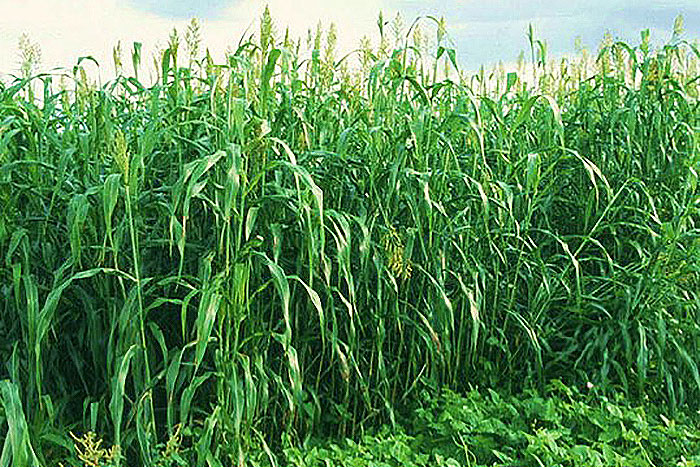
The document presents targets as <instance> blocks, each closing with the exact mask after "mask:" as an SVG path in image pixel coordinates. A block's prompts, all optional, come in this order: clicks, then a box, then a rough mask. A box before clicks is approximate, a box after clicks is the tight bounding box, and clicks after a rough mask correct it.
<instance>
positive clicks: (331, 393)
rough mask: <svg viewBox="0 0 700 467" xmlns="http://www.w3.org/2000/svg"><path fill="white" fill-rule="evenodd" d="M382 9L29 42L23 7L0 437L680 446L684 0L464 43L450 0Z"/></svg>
mask: <svg viewBox="0 0 700 467" xmlns="http://www.w3.org/2000/svg"><path fill="white" fill-rule="evenodd" d="M378 24H379V31H378V35H377V37H376V38H374V39H373V41H371V40H369V39H365V40H363V41H362V43H361V44H360V45H359V48H358V50H356V51H354V52H352V53H350V54H349V55H345V56H340V54H339V53H337V51H336V49H337V44H336V42H337V35H338V34H341V33H342V32H338V31H336V29H335V27H334V26H330V27H324V26H323V25H319V26H318V28H317V29H315V31H312V32H311V33H310V34H309V37H308V38H304V39H302V40H297V39H295V38H292V37H290V36H289V34H284V33H283V31H282V30H281V29H280V28H279V27H278V26H276V25H275V24H274V22H273V20H272V18H271V16H270V13H269V12H268V11H267V10H266V11H265V13H264V15H263V16H262V18H261V19H260V21H259V23H258V25H259V28H258V29H257V30H256V31H255V32H254V33H252V34H250V35H246V36H244V37H243V38H242V39H241V41H240V42H239V43H238V44H236V45H233V46H232V48H231V49H230V50H229V51H228V52H227V54H226V57H225V59H222V60H221V61H218V60H215V59H213V58H212V57H211V55H210V54H209V53H208V52H207V51H206V50H205V49H204V45H203V44H201V43H200V42H201V41H200V39H199V37H200V31H199V26H198V23H197V22H196V21H192V23H191V24H190V26H189V27H188V28H187V30H186V31H180V32H178V31H173V33H172V35H171V36H170V38H169V41H168V43H167V45H166V46H165V47H164V48H163V49H161V50H158V51H157V52H156V53H155V54H154V55H152V56H151V55H147V54H145V52H143V51H142V47H141V44H139V43H134V44H132V45H129V46H128V47H127V46H124V47H123V48H122V46H121V45H119V46H118V47H115V49H114V63H113V64H104V63H102V64H97V63H96V62H95V61H94V60H92V59H91V58H89V57H87V58H83V59H81V60H79V61H78V62H77V64H76V65H75V66H74V67H73V68H71V69H69V70H66V71H65V72H55V73H51V74H45V73H37V72H35V70H36V66H35V65H36V62H37V56H38V48H37V46H36V45H34V44H32V43H31V41H30V40H29V39H28V38H26V37H25V38H24V39H23V42H22V43H21V47H20V49H21V53H22V57H23V60H24V62H23V67H22V69H21V72H20V74H19V75H18V76H17V77H16V78H14V79H13V80H11V81H9V82H6V83H4V84H0V336H2V339H0V362H2V365H1V366H0V445H1V446H2V447H1V450H0V467H9V466H18V467H21V466H58V465H63V466H69V465H70V466H107V465H123V466H126V465H129V466H132V465H133V466H137V465H138V466H142V465H143V466H210V467H216V466H233V465H235V466H275V467H277V466H284V465H295V466H312V465H313V466H316V465H318V466H330V465H338V466H345V465H347V466H372V465H376V466H386V465H388V466H393V465H409V466H410V465H414V466H422V465H425V466H428V465H444V466H451V467H454V466H459V465H464V466H477V465H489V466H491V465H502V466H505V465H523V466H548V467H549V466H554V465H562V466H573V465H581V466H584V465H586V466H588V465H600V466H608V465H640V466H642V465H654V466H658V467H661V466H675V465H686V466H690V465H700V416H699V415H698V410H699V409H700V370H699V368H698V367H699V365H700V190H699V187H698V173H699V172H700V136H699V130H700V104H699V102H700V100H699V92H700V50H699V49H698V44H697V42H693V39H694V38H693V37H689V34H688V33H684V31H683V25H682V18H680V17H679V18H678V19H677V20H676V23H675V25H674V34H673V37H670V38H668V41H667V42H666V43H665V45H662V46H659V47H652V45H651V42H650V36H649V32H648V31H643V32H642V33H641V35H640V39H639V42H638V43H637V44H626V43H622V42H619V41H615V40H613V39H612V37H610V36H606V37H605V38H604V39H603V41H602V43H601V45H600V47H599V49H598V50H596V51H593V52H588V51H585V50H584V51H582V52H581V53H580V54H578V55H576V56H572V57H567V58H563V59H556V60H553V59H550V57H549V56H548V50H547V45H546V42H545V41H544V40H543V39H540V38H539V37H538V36H537V34H536V33H535V32H534V31H533V29H532V28H530V30H529V31H527V37H528V41H526V42H525V43H524V44H523V45H524V46H525V47H527V52H526V54H525V55H524V57H523V58H521V60H520V61H519V62H518V63H517V64H515V65H513V67H510V68H508V69H506V68H504V67H496V68H494V69H492V70H487V69H484V68H482V69H481V70H480V71H479V72H477V73H467V72H466V71H463V70H461V69H460V67H459V63H458V62H457V60H456V51H455V49H454V46H453V45H452V42H451V41H450V38H449V34H448V31H449V28H447V27H446V24H445V21H444V20H440V19H437V18H433V17H420V18H418V19H416V20H415V21H414V22H412V23H410V24H409V23H406V24H404V23H402V22H401V21H399V20H393V21H392V20H389V21H385V19H384V18H382V17H381V16H380V20H379V22H378ZM98 67H99V69H101V73H100V74H101V75H102V76H103V77H104V76H111V74H112V70H113V71H114V75H115V76H116V77H115V78H113V79H109V80H104V81H103V80H98V79H97V78H96V74H95V70H96V69H98ZM511 68H512V69H511ZM149 76H150V77H151V78H152V79H150V82H149Z"/></svg>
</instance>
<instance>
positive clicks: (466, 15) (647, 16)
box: [0, 0, 700, 78]
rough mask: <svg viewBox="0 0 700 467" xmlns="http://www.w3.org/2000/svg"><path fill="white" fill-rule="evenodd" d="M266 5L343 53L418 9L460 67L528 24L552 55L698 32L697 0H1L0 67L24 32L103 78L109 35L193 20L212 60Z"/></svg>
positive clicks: (502, 47) (137, 35)
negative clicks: (680, 24)
mask: <svg viewBox="0 0 700 467" xmlns="http://www.w3.org/2000/svg"><path fill="white" fill-rule="evenodd" d="M265 4H269V6H270V10H271V12H272V15H273V18H274V19H275V23H276V26H277V29H278V30H279V31H282V30H283V29H284V28H285V27H287V26H289V27H290V30H291V31H292V32H293V33H294V34H295V35H296V36H304V35H305V32H306V30H307V28H309V27H314V26H315V24H316V23H317V22H318V21H319V20H321V21H323V23H324V24H326V25H327V24H329V23H330V22H331V21H333V22H335V23H336V25H337V26H338V35H339V46H340V48H341V49H343V50H350V49H352V48H355V47H356V45H357V44H358V42H359V39H360V38H361V37H362V36H363V35H365V34H369V35H371V36H372V37H376V32H377V14H378V12H379V11H380V10H382V11H384V16H385V18H387V19H390V18H392V17H393V16H394V15H395V14H396V12H399V11H400V12H401V13H402V15H403V17H404V19H405V22H406V23H410V22H411V21H412V20H413V18H415V17H416V16H417V15H422V14H433V15H437V16H440V15H442V16H445V18H446V19H447V24H448V32H449V34H450V35H451V37H452V38H453V40H454V42H455V44H456V46H457V51H458V60H459V63H460V67H461V68H462V69H476V68H478V66H479V65H480V64H487V65H488V64H493V63H497V62H498V61H499V60H502V61H504V62H512V61H514V60H515V59H516V58H517V56H518V54H519V52H520V51H521V50H525V49H527V48H528V44H527V39H526V36H525V34H526V30H527V25H528V23H533V25H534V26H535V28H536V31H537V32H538V36H539V37H540V38H542V39H545V40H546V41H547V42H548V44H549V53H550V54H551V55H552V56H557V55H561V54H564V53H569V52H572V51H573V50H574V44H575V40H576V37H580V38H581V40H582V42H583V45H584V46H586V47H588V48H590V49H592V50H595V48H596V47H597V44H598V43H599V42H600V39H601V38H602V36H603V34H604V33H605V32H607V31H609V32H611V33H612V34H613V36H615V37H619V38H621V39H623V40H626V41H628V42H631V43H633V44H636V43H637V42H638V38H639V32H640V31H641V30H642V29H645V28H648V29H650V30H651V35H652V39H653V40H654V41H655V42H656V43H663V42H664V41H665V40H667V39H668V38H669V37H670V31H671V28H672V25H673V19H674V17H675V16H676V15H677V14H679V13H682V14H683V15H684V17H685V28H686V31H687V33H686V34H687V37H688V38H690V39H696V38H698V37H700V0H462V1H458V0H270V1H268V2H264V1H261V0H201V1H196V0H121V1H118V0H0V12H2V14H1V15H0V73H16V72H17V69H18V67H19V57H18V51H17V42H18V38H19V36H20V34H22V33H24V32H26V33H27V34H29V36H30V38H31V39H32V40H33V41H35V42H37V43H38V44H39V45H40V47H41V50H42V63H43V68H44V69H47V68H49V69H50V68H53V67H67V68H69V67H72V66H73V65H74V64H75V63H76V60H77V58H78V57H80V56H84V55H92V56H94V57H95V58H96V59H97V60H98V61H99V62H100V63H101V64H102V68H103V71H102V73H101V74H102V76H103V77H105V78H108V77H109V76H110V75H111V74H112V73H113V65H112V58H111V54H112V47H113V46H114V45H115V44H116V43H117V41H118V40H121V41H122V48H123V49H125V50H129V49H131V44H132V42H134V41H139V42H142V43H143V44H144V50H145V51H146V54H145V55H144V56H145V57H150V50H152V48H153V47H154V45H156V44H161V45H163V44H165V42H166V41H167V37H168V33H169V32H170V30H172V28H173V27H177V28H178V30H180V31H184V28H185V26H186V24H187V22H188V20H189V19H190V18H192V17H198V18H199V19H200V20H201V23H202V32H203V38H204V44H205V45H206V46H207V47H209V48H210V49H211V51H212V54H213V55H214V57H215V58H216V59H218V60H221V58H222V56H223V52H224V50H226V48H227V46H232V45H235V44H236V43H237V42H238V39H239V38H240V37H241V35H242V34H243V33H244V31H245V30H246V28H248V27H252V29H251V30H253V31H254V30H257V29H258V25H257V22H256V21H257V18H259V16H260V13H261V11H262V9H263V8H264V6H265ZM127 57H128V55H127ZM127 63H128V60H127ZM148 63H149V64H150V60H149V62H148Z"/></svg>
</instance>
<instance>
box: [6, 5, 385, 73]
mask: <svg viewBox="0 0 700 467" xmlns="http://www.w3.org/2000/svg"><path fill="white" fill-rule="evenodd" d="M268 3H269V6H270V11H271V12H272V16H273V18H274V20H275V24H276V26H277V30H278V32H279V34H282V33H283V32H284V29H285V27H286V26H289V27H290V32H291V33H292V35H293V36H294V37H303V36H305V34H306V30H307V28H314V27H315V25H316V23H317V22H318V21H319V20H321V21H322V22H323V24H324V25H325V26H327V25H328V24H330V22H331V21H334V22H335V23H336V25H337V26H338V39H339V48H340V49H341V50H349V49H351V48H354V47H355V46H356V45H357V43H358V41H359V38H360V37H361V36H362V35H364V34H373V33H374V32H375V30H376V15H377V13H378V11H379V9H380V8H381V4H378V3H377V2H375V1H372V0H355V1H354V2H346V1H343V0H301V1H300V0H297V1H295V2H291V1H289V0H271V1H269V2H268ZM263 9H264V3H263V2H261V1H260V0H243V1H239V2H236V4H235V5H232V6H231V7H229V8H228V9H227V10H226V11H225V12H224V14H223V15H222V16H221V18H219V19H216V20H204V21H201V24H202V36H203V39H204V46H206V47H208V48H209V49H210V50H211V52H212V54H213V55H214V56H215V58H216V59H217V60H221V57H222V54H223V52H224V51H225V50H226V48H227V47H228V46H231V47H233V46H235V44H236V43H237V42H238V40H239V38H240V37H241V35H242V34H243V33H244V31H245V30H246V28H248V27H250V30H249V31H250V32H256V31H257V30H258V27H259V26H258V22H257V20H258V18H259V17H260V14H261V12H262V10H263ZM0 11H2V15H0V73H16V72H17V70H18V68H19V56H18V50H17V43H18V39H19V36H20V35H21V34H22V33H25V32H26V33H27V34H29V36H30V38H31V40H32V41H34V42H37V43H38V44H39V45H40V47H41V50H42V69H44V70H47V69H51V68H55V67H64V68H71V67H72V66H73V65H75V63H76V61H77V59H78V57H80V56H85V55H92V56H94V57H95V58H96V59H97V61H98V62H99V63H100V65H101V68H102V72H101V75H102V78H103V79H105V78H109V77H110V76H112V74H113V61H112V48H113V47H114V46H115V45H116V44H117V41H119V40H121V41H122V49H123V50H124V51H125V52H127V51H130V50H131V47H132V45H131V44H132V42H134V41H139V42H142V43H143V47H144V48H143V60H144V64H145V65H147V66H151V52H152V51H153V50H154V46H155V45H156V44H164V43H165V42H166V41H167V38H168V34H169V32H170V31H171V30H172V28H173V27H177V28H178V30H179V31H180V32H184V29H185V27H186V24H187V22H188V21H186V20H174V19H169V18H163V17H159V16H157V15H155V14H152V13H148V12H144V11H140V10H137V9H135V8H133V7H132V6H130V5H128V4H127V3H126V2H120V1H117V0H21V1H17V0H0ZM124 55H125V61H126V64H125V65H126V66H127V67H128V68H127V69H129V68H130V66H129V64H130V60H129V59H128V56H129V55H128V53H125V54H124Z"/></svg>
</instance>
